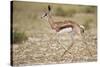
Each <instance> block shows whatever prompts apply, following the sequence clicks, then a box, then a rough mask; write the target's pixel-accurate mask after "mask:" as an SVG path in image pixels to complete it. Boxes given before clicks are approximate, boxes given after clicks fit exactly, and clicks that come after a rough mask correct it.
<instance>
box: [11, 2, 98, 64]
mask: <svg viewBox="0 0 100 67" xmlns="http://www.w3.org/2000/svg"><path fill="white" fill-rule="evenodd" d="M48 4H50V5H51V7H52V15H53V19H54V20H55V21H64V20H72V21H75V22H76V23H78V24H81V25H83V26H84V27H85V33H84V34H83V36H84V38H85V39H84V40H85V43H84V41H79V40H77V41H76V42H75V45H74V46H73V47H72V49H71V50H69V51H70V52H71V53H72V54H69V53H66V55H65V56H64V57H63V58H61V55H62V53H63V52H64V51H65V50H64V49H63V47H62V46H60V45H59V43H58V40H59V39H60V44H63V45H64V47H65V48H66V49H67V48H68V46H69V45H70V43H71V41H70V37H69V35H68V34H67V33H63V34H60V35H59V36H56V33H54V32H53V31H52V29H51V27H50V25H49V24H48V22H47V21H46V20H45V19H41V16H42V15H43V14H44V13H45V12H46V11H47V6H48ZM12 8H13V13H12V14H13V23H12V28H13V30H12V34H13V42H12V45H13V50H12V51H13V63H14V65H20V64H29V65H30V64H49V63H53V64H54V63H67V62H83V61H84V62H85V61H96V60H97V7H96V6H88V5H71V4H52V3H36V2H23V1H14V2H13V7H12ZM86 45H87V46H86ZM87 47H88V48H87Z"/></svg>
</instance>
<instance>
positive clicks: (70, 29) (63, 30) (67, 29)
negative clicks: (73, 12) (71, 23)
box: [59, 27, 72, 33]
mask: <svg viewBox="0 0 100 67" xmlns="http://www.w3.org/2000/svg"><path fill="white" fill-rule="evenodd" d="M64 32H68V33H69V32H72V28H71V27H69V28H65V29H62V30H60V31H59V33H64Z"/></svg>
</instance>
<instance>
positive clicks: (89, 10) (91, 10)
mask: <svg viewBox="0 0 100 67" xmlns="http://www.w3.org/2000/svg"><path fill="white" fill-rule="evenodd" d="M82 12H84V13H96V7H95V6H87V7H85V8H83V11H82Z"/></svg>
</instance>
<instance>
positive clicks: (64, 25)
mask: <svg viewBox="0 0 100 67" xmlns="http://www.w3.org/2000/svg"><path fill="white" fill-rule="evenodd" d="M46 16H47V18H48V22H49V24H50V26H51V28H52V29H53V30H55V31H56V32H61V31H64V30H65V31H66V32H68V33H70V36H71V39H72V45H73V43H74V39H73V36H74V34H77V35H78V36H81V34H82V33H84V26H82V25H79V24H77V23H75V22H74V21H71V20H63V21H58V22H55V21H54V20H53V17H52V14H51V6H50V5H48V11H47V12H46V13H45V14H44V15H43V16H42V17H41V18H43V17H46ZM72 45H71V46H70V47H69V48H68V49H67V50H66V51H68V50H69V49H70V48H71V47H72ZM66 51H65V52H64V54H65V53H66Z"/></svg>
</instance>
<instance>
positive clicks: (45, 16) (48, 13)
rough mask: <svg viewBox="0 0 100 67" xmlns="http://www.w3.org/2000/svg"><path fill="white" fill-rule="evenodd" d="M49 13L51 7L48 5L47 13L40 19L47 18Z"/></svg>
mask: <svg viewBox="0 0 100 67" xmlns="http://www.w3.org/2000/svg"><path fill="white" fill-rule="evenodd" d="M50 11H51V6H50V5H48V11H47V12H45V13H44V14H43V16H42V17H41V18H43V17H46V16H48V15H49V13H50Z"/></svg>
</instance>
